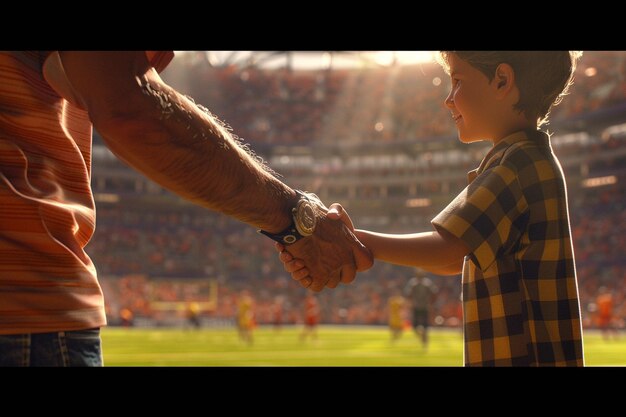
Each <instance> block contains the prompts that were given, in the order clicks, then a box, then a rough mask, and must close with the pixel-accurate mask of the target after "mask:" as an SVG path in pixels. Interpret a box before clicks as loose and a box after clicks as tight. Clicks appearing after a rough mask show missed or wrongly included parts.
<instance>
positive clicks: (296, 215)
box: [258, 190, 317, 245]
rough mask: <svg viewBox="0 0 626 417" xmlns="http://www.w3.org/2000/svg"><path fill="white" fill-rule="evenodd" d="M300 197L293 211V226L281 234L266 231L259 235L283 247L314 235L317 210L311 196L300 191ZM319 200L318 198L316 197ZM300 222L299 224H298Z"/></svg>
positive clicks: (261, 231)
mask: <svg viewBox="0 0 626 417" xmlns="http://www.w3.org/2000/svg"><path fill="white" fill-rule="evenodd" d="M295 191H296V194H297V195H298V196H299V197H300V198H299V199H298V202H297V203H296V206H295V207H293V208H292V209H291V217H292V219H291V224H290V225H289V227H287V228H286V229H285V230H283V231H282V232H279V233H270V232H266V231H265V230H258V232H259V233H261V234H263V235H265V236H267V237H269V238H270V239H272V240H275V241H276V242H278V243H281V244H283V245H292V244H294V243H296V242H297V241H298V240H300V239H302V238H303V237H307V236H310V235H312V234H313V231H314V230H315V224H316V220H315V209H314V207H313V205H314V204H316V203H314V202H313V201H311V199H310V198H309V196H308V195H307V194H306V193H305V192H302V191H300V190H295ZM313 195H314V194H313ZM315 198H317V196H315ZM298 222H299V223H298Z"/></svg>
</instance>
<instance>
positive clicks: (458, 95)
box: [445, 55, 494, 143]
mask: <svg viewBox="0 0 626 417" xmlns="http://www.w3.org/2000/svg"><path fill="white" fill-rule="evenodd" d="M450 80H451V84H452V85H451V88H450V93H449V94H448V97H447V98H446V101H445V105H446V107H447V108H448V109H450V112H451V116H452V119H453V120H454V122H455V124H456V126H457V129H458V131H459V139H460V140H461V141H462V142H465V143H470V142H475V141H479V140H485V139H491V140H493V139H492V136H493V132H491V129H490V128H491V123H492V122H491V120H493V116H494V112H493V111H492V109H493V108H494V107H493V105H494V97H493V89H492V88H491V83H490V82H489V80H488V79H487V77H486V76H485V75H484V74H483V73H482V72H480V71H479V70H478V69H476V68H474V67H472V66H471V65H470V64H468V63H467V62H465V61H463V60H461V59H459V58H458V57H457V56H455V55H452V56H451V57H450Z"/></svg>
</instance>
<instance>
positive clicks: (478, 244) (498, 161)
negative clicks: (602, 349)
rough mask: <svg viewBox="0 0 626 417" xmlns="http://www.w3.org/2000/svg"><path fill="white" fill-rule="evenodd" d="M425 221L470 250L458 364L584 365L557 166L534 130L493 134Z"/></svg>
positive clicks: (563, 195)
mask: <svg viewBox="0 0 626 417" xmlns="http://www.w3.org/2000/svg"><path fill="white" fill-rule="evenodd" d="M469 181H470V184H469V186H468V187H467V188H465V190H463V192H461V193H460V194H459V195H458V196H457V197H456V198H455V199H454V201H452V203H450V205H448V207H446V208H445V209H444V210H443V211H442V212H441V213H439V214H438V215H437V216H436V217H435V218H434V219H433V221H432V223H433V225H434V226H435V227H436V228H442V229H444V230H446V231H448V232H450V233H452V234H453V235H455V236H456V237H458V238H459V239H461V240H463V242H465V243H466V244H467V246H468V247H469V248H470V254H469V255H468V256H467V257H466V258H465V262H464V266H463V279H462V281H463V325H464V338H465V344H464V356H465V365H466V366H583V365H584V360H583V345H582V328H581V321H580V307H579V301H578V287H577V284H576V269H575V266H574V255H573V249H572V240H571V234H570V227H569V216H568V209H567V192H566V187H565V181H564V178H563V171H562V169H561V166H560V164H559V162H558V160H557V159H556V157H555V156H554V154H553V152H552V149H551V147H550V142H549V138H548V136H547V135H546V134H545V133H543V132H540V131H524V132H517V133H515V134H513V135H510V136H508V137H506V138H505V139H503V140H502V141H500V142H499V143H498V144H496V146H495V147H494V148H493V149H492V150H491V151H490V152H489V153H488V154H487V156H486V157H485V159H483V161H482V162H481V164H480V167H479V168H478V169H477V170H475V171H472V172H470V173H469Z"/></svg>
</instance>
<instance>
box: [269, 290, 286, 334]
mask: <svg viewBox="0 0 626 417" xmlns="http://www.w3.org/2000/svg"><path fill="white" fill-rule="evenodd" d="M284 305H285V299H284V298H283V297H281V296H279V297H276V298H275V299H274V303H273V304H272V324H273V325H274V331H275V332H276V333H278V332H280V329H281V328H282V326H283V310H284Z"/></svg>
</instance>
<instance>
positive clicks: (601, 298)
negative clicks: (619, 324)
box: [596, 287, 617, 340]
mask: <svg viewBox="0 0 626 417" xmlns="http://www.w3.org/2000/svg"><path fill="white" fill-rule="evenodd" d="M596 305H597V306H598V307H597V308H598V327H599V328H600V330H601V331H602V337H603V338H604V340H609V335H610V333H612V334H613V337H614V338H615V339H617V330H616V329H615V327H614V322H613V319H614V317H613V294H611V292H610V291H608V290H607V288H606V287H600V289H599V290H598V297H597V298H596Z"/></svg>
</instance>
